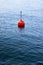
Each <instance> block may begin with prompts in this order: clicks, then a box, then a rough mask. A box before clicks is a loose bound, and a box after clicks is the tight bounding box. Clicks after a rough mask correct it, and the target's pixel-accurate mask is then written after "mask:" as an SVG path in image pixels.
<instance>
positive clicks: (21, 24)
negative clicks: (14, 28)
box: [18, 20, 25, 28]
mask: <svg viewBox="0 0 43 65" xmlns="http://www.w3.org/2000/svg"><path fill="white" fill-rule="evenodd" d="M18 27H19V28H24V27H25V23H24V21H23V20H19V21H18Z"/></svg>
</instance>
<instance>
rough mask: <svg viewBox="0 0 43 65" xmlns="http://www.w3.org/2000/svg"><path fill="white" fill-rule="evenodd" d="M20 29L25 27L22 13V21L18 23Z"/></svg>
mask: <svg viewBox="0 0 43 65" xmlns="http://www.w3.org/2000/svg"><path fill="white" fill-rule="evenodd" d="M18 27H19V28H24V27H25V22H24V21H23V20H22V11H20V20H19V21H18Z"/></svg>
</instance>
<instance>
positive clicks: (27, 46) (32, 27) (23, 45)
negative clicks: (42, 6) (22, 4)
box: [0, 13, 43, 65]
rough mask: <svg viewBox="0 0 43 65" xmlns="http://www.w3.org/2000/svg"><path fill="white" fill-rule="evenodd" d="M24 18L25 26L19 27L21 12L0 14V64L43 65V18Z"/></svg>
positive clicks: (26, 16) (24, 16)
mask: <svg viewBox="0 0 43 65" xmlns="http://www.w3.org/2000/svg"><path fill="white" fill-rule="evenodd" d="M23 19H24V20H25V28H23V29H19V28H18V26H17V22H18V20H19V14H14V13H2V14H0V65H43V19H42V18H41V17H38V16H29V15H23Z"/></svg>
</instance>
